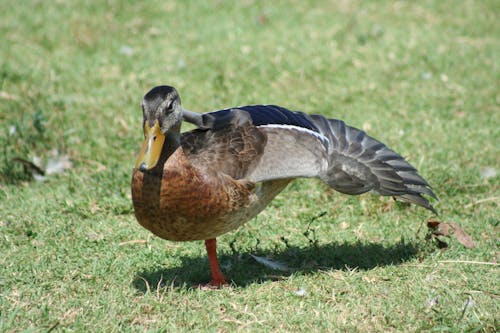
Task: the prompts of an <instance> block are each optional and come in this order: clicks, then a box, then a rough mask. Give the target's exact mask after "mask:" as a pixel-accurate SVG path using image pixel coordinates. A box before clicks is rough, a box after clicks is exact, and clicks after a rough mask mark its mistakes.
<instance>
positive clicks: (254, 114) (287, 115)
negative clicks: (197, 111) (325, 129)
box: [209, 105, 319, 133]
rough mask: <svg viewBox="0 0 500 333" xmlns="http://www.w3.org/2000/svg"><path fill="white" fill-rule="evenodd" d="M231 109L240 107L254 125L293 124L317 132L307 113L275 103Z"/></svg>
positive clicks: (218, 114)
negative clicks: (291, 109) (248, 115)
mask: <svg viewBox="0 0 500 333" xmlns="http://www.w3.org/2000/svg"><path fill="white" fill-rule="evenodd" d="M233 109H240V110H244V111H246V112H248V113H249V114H250V117H251V118H252V122H253V124H254V125H255V126H262V125H271V124H276V125H293V126H299V127H303V128H307V129H309V130H312V131H314V132H318V133H319V130H318V128H317V127H316V125H315V124H314V123H313V122H312V121H311V119H310V118H309V116H308V115H306V114H304V113H302V112H294V111H290V110H287V109H285V108H282V107H280V106H277V105H247V106H240V107H237V108H233ZM229 112H231V109H225V110H220V111H215V112H210V113H209V114H210V115H212V116H214V117H215V118H219V117H221V118H224V117H226V116H227V115H228V114H229Z"/></svg>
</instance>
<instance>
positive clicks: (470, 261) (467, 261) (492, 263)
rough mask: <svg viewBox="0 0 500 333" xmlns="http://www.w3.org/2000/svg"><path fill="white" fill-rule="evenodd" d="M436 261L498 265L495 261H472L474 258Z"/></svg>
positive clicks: (441, 262) (440, 261)
mask: <svg viewBox="0 0 500 333" xmlns="http://www.w3.org/2000/svg"><path fill="white" fill-rule="evenodd" d="M438 263H440V264H443V263H446V264H473V265H491V266H499V265H500V264H497V263H496V262H489V261H474V260H439V261H438Z"/></svg>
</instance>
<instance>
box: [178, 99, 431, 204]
mask: <svg viewBox="0 0 500 333" xmlns="http://www.w3.org/2000/svg"><path fill="white" fill-rule="evenodd" d="M200 116H201V120H200V119H199V117H198V123H201V124H202V128H204V130H205V131H207V132H208V133H212V134H210V135H215V133H217V132H220V133H227V132H226V131H230V132H231V133H232V134H231V135H229V136H228V137H226V135H227V134H222V136H221V137H219V139H218V141H217V142H218V144H217V151H219V150H220V151H222V152H223V155H225V157H227V158H228V159H222V160H219V162H218V163H219V164H221V165H222V164H224V163H229V164H230V165H231V169H232V172H233V173H234V172H236V173H235V174H237V175H238V176H239V177H241V178H247V179H249V180H251V181H253V182H260V181H267V180H273V179H283V178H296V177H318V178H320V179H322V180H323V181H324V182H326V183H327V184H328V185H330V186H331V187H332V188H334V189H335V190H337V191H339V192H342V193H346V194H351V195H357V194H361V193H365V192H368V191H373V192H376V193H378V194H381V195H387V196H394V197H397V198H399V199H400V200H403V201H408V202H411V203H414V204H417V205H419V206H422V207H425V208H427V209H429V210H431V211H433V212H436V211H435V209H434V207H432V205H431V204H430V203H429V201H428V200H427V199H426V198H425V197H424V195H428V196H431V197H434V198H436V195H435V194H434V192H433V191H432V189H431V188H430V186H429V184H428V183H427V182H426V181H425V179H423V178H422V177H421V176H420V175H419V174H418V172H417V170H416V169H415V168H414V167H413V166H412V165H411V164H409V163H408V162H407V161H406V160H405V159H404V158H403V157H402V156H400V155H399V154H397V153H396V152H394V151H393V150H391V149H390V148H388V147H387V146H386V145H385V144H383V143H382V142H380V141H378V140H376V139H374V138H372V137H370V136H369V135H367V134H366V133H365V132H364V131H362V130H360V129H357V128H355V127H351V126H348V125H346V124H345V123H344V122H343V121H342V120H338V119H327V118H325V117H324V116H322V115H308V114H305V113H302V112H298V111H290V110H287V109H285V108H282V107H279V106H275V105H253V106H242V107H238V108H237V109H226V110H221V111H216V112H210V113H204V114H202V115H200ZM235 119H240V120H238V121H235ZM241 119H244V121H241ZM188 121H189V120H188ZM238 123H239V124H244V125H239V126H238V125H237V126H235V124H238ZM228 126H229V127H230V129H229V128H228ZM200 131H203V130H201V129H200ZM240 131H241V133H238V132H240ZM259 133H260V134H259ZM233 137H235V138H237V139H236V142H240V144H239V146H238V147H237V148H236V149H233V147H231V148H229V149H228V147H227V146H225V145H226V144H227V142H231V141H232V140H233V139H232V138H233ZM258 138H260V139H258ZM228 139H229V141H227V140H228ZM205 142H207V141H205ZM213 143H215V142H213ZM241 143H244V144H243V145H241ZM206 144H207V145H208V143H206ZM200 145H203V143H200ZM242 147H245V149H243V148H242ZM250 147H251V149H249V148H250ZM224 150H226V151H224ZM228 151H229V154H227V153H228ZM235 153H237V154H235ZM228 155H230V156H228ZM231 156H232V157H231ZM235 156H236V158H235ZM239 159H241V162H242V163H240V162H239Z"/></svg>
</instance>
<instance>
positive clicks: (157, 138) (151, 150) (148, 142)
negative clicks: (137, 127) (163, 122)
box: [135, 120, 165, 171]
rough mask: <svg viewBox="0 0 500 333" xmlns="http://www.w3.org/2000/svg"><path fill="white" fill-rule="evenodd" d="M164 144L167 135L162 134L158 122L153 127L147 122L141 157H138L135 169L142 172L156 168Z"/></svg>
mask: <svg viewBox="0 0 500 333" xmlns="http://www.w3.org/2000/svg"><path fill="white" fill-rule="evenodd" d="M164 142H165V135H164V134H163V133H162V132H161V129H160V124H159V123H158V120H157V121H156V122H155V124H154V125H153V127H149V125H148V124H147V122H146V123H145V124H144V143H143V144H142V148H141V151H140V152H139V156H137V161H136V162H135V167H136V168H137V169H140V170H141V171H146V170H151V169H152V168H154V167H155V166H156V164H157V163H158V160H159V159H160V155H161V150H162V148H163V143H164Z"/></svg>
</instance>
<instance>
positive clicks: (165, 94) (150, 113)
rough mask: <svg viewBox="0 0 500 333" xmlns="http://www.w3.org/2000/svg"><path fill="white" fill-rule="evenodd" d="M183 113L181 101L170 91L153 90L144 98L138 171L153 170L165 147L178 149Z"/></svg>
mask: <svg viewBox="0 0 500 333" xmlns="http://www.w3.org/2000/svg"><path fill="white" fill-rule="evenodd" d="M182 111H183V109H182V106H181V99H180V97H179V94H178V93H177V90H175V88H173V87H170V86H158V87H154V88H153V89H151V90H150V91H149V92H148V93H147V94H146V95H145V96H144V99H143V100H142V112H143V123H142V126H143V129H144V142H143V144H142V148H141V150H140V152H139V155H138V157H137V161H136V163H135V167H136V168H137V169H139V170H141V171H143V172H144V171H147V170H151V169H153V168H154V167H155V166H156V164H157V163H158V160H159V159H160V156H161V153H162V150H163V146H164V145H165V144H168V145H171V146H172V145H173V146H179V142H180V134H179V133H180V127H181V122H182Z"/></svg>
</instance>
